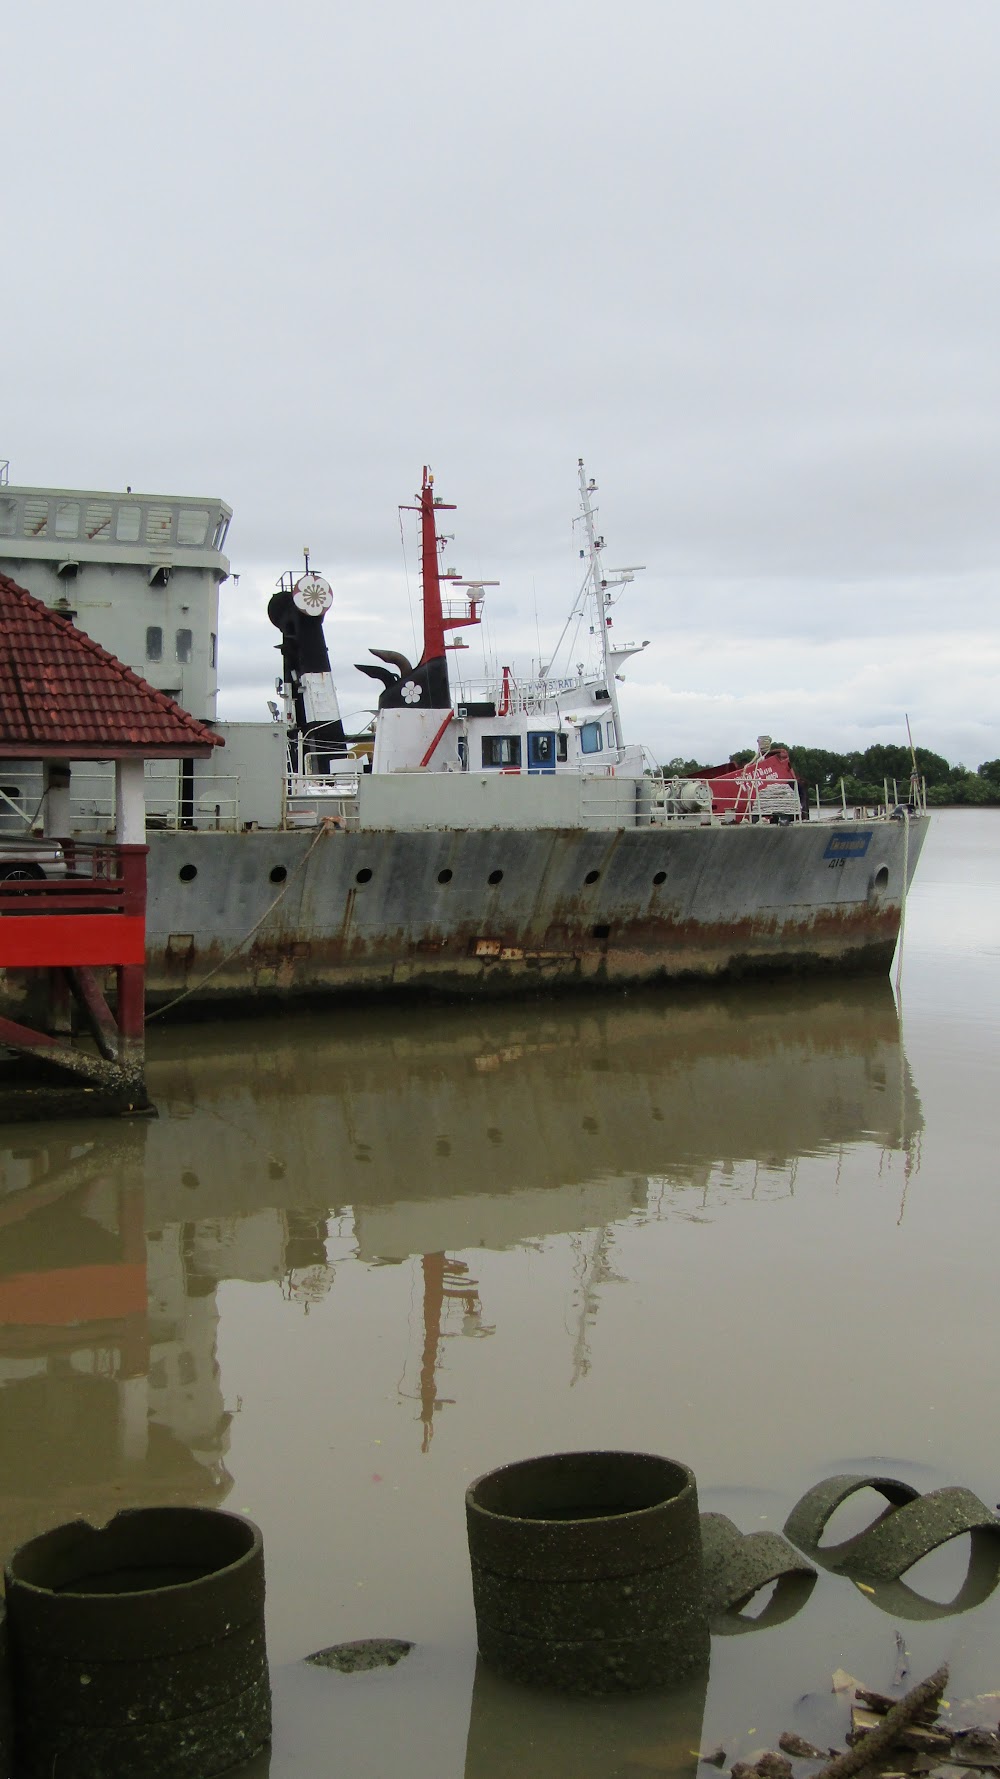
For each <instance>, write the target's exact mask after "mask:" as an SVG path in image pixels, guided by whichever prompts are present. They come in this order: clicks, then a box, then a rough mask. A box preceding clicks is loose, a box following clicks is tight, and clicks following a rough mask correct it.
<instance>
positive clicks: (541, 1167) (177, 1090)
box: [0, 811, 1000, 1779]
mask: <svg viewBox="0 0 1000 1779" xmlns="http://www.w3.org/2000/svg"><path fill="white" fill-rule="evenodd" d="M998 911H1000V813H995V812H992V811H969V812H965V811H945V812H942V813H940V814H938V815H936V816H935V817H934V818H933V821H932V826H931V832H930V835H929V837H928V841H927V844H926V846H925V849H924V853H923V857H922V860H921V864H920V867H919V871H918V874H917V878H916V881H915V884H914V887H913V890H912V892H911V896H910V901H909V907H908V910H907V924H906V934H905V944H904V956H903V968H902V985H901V1013H900V1012H899V1011H898V1010H897V1004H896V1000H895V998H894V995H893V992H892V986H891V984H890V982H889V980H888V979H886V980H875V981H866V982H859V983H841V984H836V983H819V984H813V985H809V984H785V985H781V986H755V987H747V988H743V989H739V990H735V989H734V990H730V991H725V992H720V991H697V992H694V991H692V992H689V993H684V994H678V993H677V991H676V990H674V991H672V992H669V993H663V994H627V995H622V996H614V997H606V998H603V999H591V998H588V999H586V1000H570V1001H567V1002H564V1003H561V1004H560V1003H556V1002H544V1003H537V1002H535V1003H526V1004H523V1005H519V1006H508V1007H499V1008H488V1009H482V1008H480V1009H476V1008H467V1007H464V1006H461V1007H444V1008H432V1009H428V1010H426V1011H414V1010H402V1011H401V1010H400V1009H398V1008H393V1009H391V1010H390V1009H376V1010H369V1011H359V1012H354V1013H346V1012H343V1011H340V1012H337V1013H333V1014H324V1015H316V1014H295V1015H289V1016H287V1017H284V1018H281V1019H278V1020H267V1021H264V1020H259V1021H253V1022H252V1021H245V1022H244V1021H241V1022H239V1023H235V1022H231V1021H230V1022H223V1023H220V1024H211V1025H209V1024H204V1025H199V1026H190V1027H181V1026H175V1027H173V1028H169V1027H161V1026H154V1027H152V1028H151V1034H150V1065H149V1081H150V1087H151V1092H152V1096H153V1098H154V1100H155V1102H156V1104H157V1106H158V1108H159V1114H160V1115H159V1118H158V1119H156V1120H142V1121H136V1122H134V1123H107V1124H104V1123H94V1124H78V1125H73V1126H69V1125H61V1126H58V1127H53V1128H51V1129H38V1128H33V1127H20V1128H18V1129H16V1130H15V1129H12V1128H7V1129H6V1130H4V1131H2V1132H0V1147H2V1172H0V1188H2V1189H0V1478H2V1489H0V1545H2V1548H3V1551H4V1552H6V1551H9V1550H10V1549H11V1548H13V1546H15V1545H16V1544H17V1543H19V1542H21V1541H23V1539H24V1538H26V1537H27V1536H30V1535H31V1534H32V1533H33V1532H34V1531H36V1530H39V1529H41V1528H42V1527H45V1526H48V1525H52V1524H56V1523H58V1522H60V1521H63V1520H67V1519H70V1518H74V1517H76V1516H78V1515H84V1516H86V1517H89V1518H92V1519H98V1520H100V1519H103V1518H106V1517H108V1516H109V1515H110V1514H111V1513H112V1512H114V1511H115V1510H116V1509H117V1508H119V1507H121V1506H123V1505H131V1504H142V1503H146V1502H153V1501H176V1502H192V1503H193V1502H202V1503H216V1504H219V1505H221V1504H225V1505H227V1506H231V1507H234V1508H236V1509H239V1510H241V1511H243V1512H245V1513H248V1514H250V1515H251V1516H252V1517H253V1518H254V1519H255V1520H257V1521H258V1522H259V1524H260V1525H261V1527H262V1529H263V1533H264V1542H265V1552H266V1561H267V1572H268V1637H269V1648H270V1654H271V1663H272V1677H273V1682H274V1692H275V1742H274V1748H273V1751H272V1753H271V1755H270V1756H269V1757H262V1758H261V1759H260V1760H258V1761H257V1763H256V1764H255V1765H254V1767H253V1769H252V1771H253V1773H254V1774H255V1775H263V1774H265V1773H268V1772H269V1773H270V1774H271V1775H272V1776H273V1779H291V1776H292V1775H300V1774H301V1775H306V1774H308V1775H311V1776H315V1775H319V1774H325V1773H327V1772H329V1773H331V1774H332V1773H336V1774H338V1775H342V1776H343V1779H386V1776H388V1775H397V1774H398V1775H406V1776H407V1779H423V1776H424V1775H426V1776H428V1779H430V1776H431V1775H434V1779H507V1776H508V1775H511V1776H512V1775H514V1774H517V1775H525V1776H526V1779H534V1776H536V1775H537V1779H557V1776H559V1775H562V1774H563V1773H565V1774H566V1775H567V1779H569V1775H573V1776H574V1779H587V1776H589V1775H591V1774H592V1775H593V1776H594V1779H611V1776H612V1775H615V1776H619V1775H621V1776H625V1775H628V1776H630V1779H631V1776H632V1775H639V1774H641V1773H644V1772H646V1773H648V1772H658V1773H681V1772H685V1773H693V1771H694V1767H695V1761H694V1759H693V1757H692V1754H691V1752H690V1751H691V1750H697V1749H698V1748H699V1747H709V1746H714V1745H715V1744H716V1743H719V1742H721V1743H723V1745H724V1746H725V1748H726V1751H727V1755H728V1756H729V1759H730V1760H732V1759H734V1758H737V1757H744V1756H747V1755H752V1752H753V1750H754V1749H755V1748H757V1749H760V1748H763V1747H766V1746H769V1745H770V1746H773V1745H774V1739H775V1737H776V1736H777V1734H778V1732H779V1731H780V1730H781V1729H782V1728H799V1729H800V1730H802V1731H804V1733H806V1734H810V1735H814V1736H817V1735H818V1737H819V1740H820V1741H821V1742H826V1741H830V1740H833V1739H836V1740H838V1741H839V1743H840V1745H841V1746H842V1745H843V1730H844V1727H845V1723H844V1719H845V1709H846V1708H845V1707H844V1706H843V1704H842V1703H840V1702H838V1701H837V1700H835V1699H834V1698H833V1695H832V1694H831V1692H830V1677H831V1674H832V1672H833V1670H835V1669H836V1668H838V1667H843V1668H846V1669H848V1670H849V1671H850V1672H851V1673H853V1674H855V1675H858V1676H860V1677H861V1678H862V1679H863V1680H864V1681H865V1682H866V1683H867V1684H869V1685H871V1686H874V1687H878V1688H886V1687H887V1686H888V1685H889V1684H890V1683H891V1681H892V1679H893V1676H894V1672H895V1671H896V1669H897V1664H898V1662H899V1661H900V1659H901V1658H900V1649H901V1647H902V1648H904V1649H905V1651H906V1652H907V1653H906V1657H905V1659H906V1661H907V1664H908V1666H909V1668H910V1670H911V1674H912V1677H913V1678H918V1677H919V1676H920V1675H921V1674H923V1673H926V1672H928V1671H929V1670H930V1669H931V1668H933V1667H935V1666H936V1665H937V1664H938V1663H939V1662H940V1661H943V1660H948V1661H949V1662H950V1663H951V1665H952V1682H951V1693H952V1696H953V1697H957V1698H961V1697H965V1696H967V1695H972V1694H976V1693H982V1692H984V1691H988V1690H992V1689H995V1688H997V1687H998V1686H1000V1663H998V1658H997V1653H996V1652H997V1650H998V1648H1000V1590H998V1591H997V1592H996V1593H994V1594H993V1595H991V1596H990V1597H988V1598H987V1599H986V1600H985V1601H984V1602H982V1603H980V1604H978V1605H976V1606H975V1607H973V1608H972V1609H969V1610H966V1611H962V1612H958V1613H947V1612H943V1613H941V1614H939V1615H936V1616H928V1615H929V1614H930V1613H932V1611H933V1608H932V1607H931V1606H930V1605H927V1604H925V1605H924V1606H922V1607H921V1606H920V1605H919V1603H918V1604H917V1605H916V1606H913V1605H912V1604H911V1606H910V1607H901V1606H900V1604H899V1601H896V1602H895V1604H892V1603H890V1604H888V1605H887V1604H886V1603H885V1602H883V1601H881V1600H879V1599H878V1598H876V1597H874V1596H872V1595H871V1594H870V1593H868V1592H866V1591H865V1590H864V1589H862V1588H858V1587H856V1586H855V1585H854V1584H853V1583H852V1582H851V1581H849V1580H847V1579H845V1578H844V1577H842V1576H837V1575H834V1574H828V1573H825V1572H821V1573H820V1575H819V1579H818V1582H817V1584H816V1586H815V1588H814V1590H813V1592H812V1594H811V1596H810V1597H809V1598H808V1600H806V1602H805V1604H804V1605H803V1606H802V1608H801V1610H800V1611H799V1612H798V1613H797V1614H796V1616H794V1617H793V1618H791V1619H790V1620H788V1621H787V1622H786V1623H784V1624H778V1625H775V1626H771V1627H764V1628H760V1629H755V1630H753V1631H752V1632H749V1633H747V1634H743V1635H738V1636H718V1637H715V1638H713V1645H712V1664H711V1673H710V1676H709V1678H708V1683H707V1689H706V1687H705V1686H704V1685H700V1686H698V1687H695V1688H694V1689H692V1691H691V1693H690V1696H685V1698H684V1699H682V1700H678V1699H674V1700H672V1701H668V1702H664V1701H661V1700H653V1701H650V1700H642V1701H638V1702H635V1703H633V1704H630V1705H619V1704H615V1703H605V1704H601V1705H600V1706H595V1705H586V1704H584V1705H575V1704H573V1703H566V1702H563V1701H560V1700H556V1701H550V1700H548V1699H546V1698H539V1697H537V1696H536V1695H534V1694H530V1693H523V1692H519V1691H517V1690H516V1689H514V1688H508V1687H506V1686H503V1685H501V1684H500V1683H497V1682H495V1681H493V1680H492V1679H491V1677H490V1676H489V1675H488V1674H485V1673H483V1672H481V1671H480V1672H478V1673H477V1666H476V1649H475V1626H474V1619H473V1612H472V1599H471V1588H470V1583H469V1573H468V1557H467V1552H466V1543H465V1525H464V1509H463V1494H464V1490H465V1489H466V1487H467V1486H468V1483H469V1482H470V1481H471V1480H472V1479H473V1478H474V1477H475V1476H477V1475H478V1474H479V1473H481V1472H482V1471H484V1470H487V1469H490V1468H492V1467H493V1466H495V1465H497V1464H500V1463H503V1462H506V1461H508V1460H511V1459H515V1458H520V1457H524V1456H529V1455H532V1454H536V1453H540V1452H545V1451H554V1450H568V1449H573V1448H577V1449H588V1448H595V1447H621V1448H627V1449H631V1450H643V1451H652V1452H660V1453H663V1454H665V1455H667V1456H669V1457H672V1458H678V1459H681V1460H683V1461H684V1462H685V1463H687V1464H689V1465H691V1466H692V1468H693V1469H694V1471H695V1473H696V1475H697V1478H698V1486H699V1497H700V1502H701V1506H702V1508H703V1509H709V1510H717V1511H723V1512H725V1513H727V1514H729V1515H730V1516H731V1518H733V1519H734V1520H735V1521H736V1522H737V1523H738V1525H739V1526H740V1527H741V1528H742V1529H743V1530H744V1531H747V1532H749V1531H755V1530H762V1529H770V1530H780V1529H781V1526H782V1524H783V1523H784V1520H785V1517H786V1515H787V1513H788V1512H789V1510H790V1508H791V1507H792V1506H793V1504H794V1503H795V1502H796V1501H797V1499H798V1498H799V1497H800V1496H801V1495H802V1493H803V1492H804V1491H805V1490H806V1489H808V1488H809V1487H810V1486H811V1485H812V1484H814V1483H816V1482H818V1481H819V1480H820V1479H821V1478H823V1477H826V1476H829V1475H832V1474H834V1473H836V1472H839V1471H844V1470H853V1471H859V1472H878V1473H880V1474H882V1475H889V1476H894V1477H899V1478H902V1479H904V1480H907V1481H909V1482H911V1483H913V1484H914V1485H915V1486H916V1487H917V1488H919V1489H921V1490H926V1489H928V1488H934V1487H938V1486H941V1485H944V1484H949V1483H961V1484H964V1485H965V1486H966V1487H968V1488H970V1489H972V1490H974V1491H975V1492H976V1493H977V1494H978V1495H980V1496H981V1497H982V1499H983V1500H984V1501H985V1502H986V1503H987V1504H988V1505H989V1506H990V1507H995V1506H996V1505H997V1501H998V1498H1000V1468H998V1464H997V1443H996V1419H997V1395H998V1388H997V1356H996V1353H997V1342H996V1264H997V1260H996V1257H997V1226H998V1217H997V1209H996V1202H997V1176H998V1164H997V1156H998V1153H1000V1093H998V1091H997V1081H998V1079H1000V1074H998V1064H1000V917H998ZM851 1513H852V1510H851V1509H849V1508H845V1509H843V1510H842V1513H841V1518H840V1520H839V1522H838V1524H839V1526H840V1527H841V1528H844V1527H846V1529H847V1530H850V1529H852V1526H855V1525H860V1524H861V1523H863V1518H864V1516H863V1515H861V1509H860V1507H858V1508H857V1509H855V1510H853V1520H852V1521H851V1525H850V1526H848V1525H847V1516H849V1515H850V1514H851ZM859 1516H860V1517H859ZM967 1543H968V1541H967V1540H966V1539H962V1540H960V1541H957V1543H956V1544H954V1545H951V1546H949V1547H947V1548H946V1549H944V1550H943V1551H940V1552H938V1553H937V1554H935V1555H932V1556H930V1557H928V1558H926V1559H924V1561H923V1562H922V1564H921V1565H920V1567H919V1569H914V1570H913V1571H911V1573H910V1575H909V1576H908V1577H907V1580H908V1581H909V1582H910V1583H911V1585H912V1587H913V1588H914V1589H915V1590H916V1591H917V1593H918V1594H919V1595H920V1596H921V1598H922V1599H923V1600H924V1601H925V1602H929V1601H934V1600H937V1601H939V1602H945V1601H948V1600H950V1599H951V1598H952V1597H953V1596H954V1594H955V1593H956V1591H957V1589H958V1586H959V1583H960V1581H961V1579H962V1576H963V1575H964V1573H965V1566H966V1564H965V1558H966V1552H965V1550H964V1548H962V1547H964V1546H967ZM913 1613H916V1614H918V1616H913V1615H912V1614H913ZM365 1637H400V1638H407V1639H412V1640H413V1641H414V1643H415V1648H414V1650H413V1652H412V1653H411V1654H410V1655H409V1656H408V1657H407V1658H406V1659H405V1660H403V1661H402V1662H400V1663H399V1665H398V1666H397V1667H394V1668H392V1669H391V1670H381V1671H378V1672H374V1673H365V1674H358V1675H350V1676H344V1675H340V1674H337V1673H333V1672H330V1671H328V1670H324V1669H317V1668H312V1667H305V1666H303V1664H302V1661H301V1658H302V1657H303V1656H305V1655H306V1654H307V1653H309V1652H310V1651H313V1650H315V1649H317V1648H322V1647H324V1646H326V1645H329V1644H333V1643H338V1642H342V1641H345V1640H348V1639H354V1638H365ZM996 1715H997V1712H996V1711H994V1712H993V1716H994V1718H995V1717H996ZM702 1770H703V1772H709V1773H710V1772H711V1771H712V1769H709V1768H704V1769H702Z"/></svg>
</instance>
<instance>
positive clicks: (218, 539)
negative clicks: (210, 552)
mask: <svg viewBox="0 0 1000 1779" xmlns="http://www.w3.org/2000/svg"><path fill="white" fill-rule="evenodd" d="M228 530H229V520H228V519H227V518H226V517H225V515H223V517H222V518H221V519H220V520H219V523H218V525H217V526H216V527H215V536H214V538H213V539H212V542H213V544H214V547H215V548H216V549H217V550H221V549H222V546H223V544H224V543H225V541H226V533H227V531H228Z"/></svg>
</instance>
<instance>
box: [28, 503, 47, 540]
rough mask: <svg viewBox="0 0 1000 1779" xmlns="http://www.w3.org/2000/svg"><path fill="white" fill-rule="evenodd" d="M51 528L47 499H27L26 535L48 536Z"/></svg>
mask: <svg viewBox="0 0 1000 1779" xmlns="http://www.w3.org/2000/svg"><path fill="white" fill-rule="evenodd" d="M48 529H49V503H48V501H47V500H26V501H25V503H24V535H25V537H46V536H47V535H48Z"/></svg>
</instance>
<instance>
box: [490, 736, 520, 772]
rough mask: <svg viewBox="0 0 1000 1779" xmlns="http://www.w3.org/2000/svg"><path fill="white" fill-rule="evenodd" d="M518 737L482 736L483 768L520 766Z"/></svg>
mask: <svg viewBox="0 0 1000 1779" xmlns="http://www.w3.org/2000/svg"><path fill="white" fill-rule="evenodd" d="M520 764H521V737H520V735H484V736H483V765H484V766H520Z"/></svg>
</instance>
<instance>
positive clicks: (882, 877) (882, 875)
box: [875, 865, 889, 890]
mask: <svg viewBox="0 0 1000 1779" xmlns="http://www.w3.org/2000/svg"><path fill="white" fill-rule="evenodd" d="M888 887H889V867H888V865H880V866H879V868H878V870H877V871H876V873H875V888H876V889H877V890H884V889H888Z"/></svg>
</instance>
